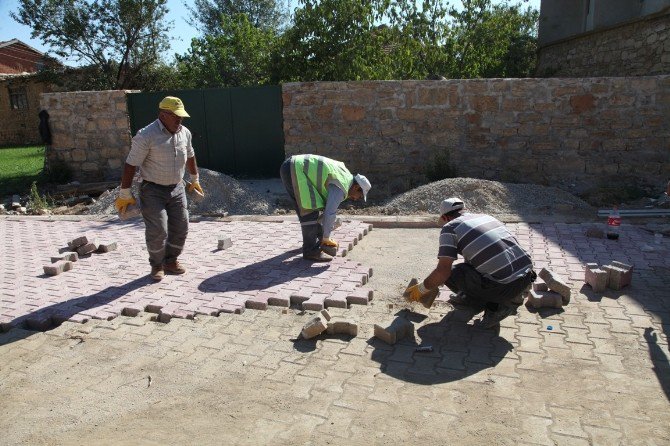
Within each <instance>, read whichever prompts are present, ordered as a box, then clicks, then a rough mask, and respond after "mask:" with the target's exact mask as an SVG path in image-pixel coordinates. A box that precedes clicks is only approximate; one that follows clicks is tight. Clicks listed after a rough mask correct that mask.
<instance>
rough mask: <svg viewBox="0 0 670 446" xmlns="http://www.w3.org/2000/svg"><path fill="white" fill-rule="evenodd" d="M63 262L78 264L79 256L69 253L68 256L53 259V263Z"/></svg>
mask: <svg viewBox="0 0 670 446" xmlns="http://www.w3.org/2000/svg"><path fill="white" fill-rule="evenodd" d="M62 260H64V261H67V262H76V261H77V260H79V254H77V253H76V252H68V253H67V254H62V255H58V256H54V257H51V263H56V262H60V261H62Z"/></svg>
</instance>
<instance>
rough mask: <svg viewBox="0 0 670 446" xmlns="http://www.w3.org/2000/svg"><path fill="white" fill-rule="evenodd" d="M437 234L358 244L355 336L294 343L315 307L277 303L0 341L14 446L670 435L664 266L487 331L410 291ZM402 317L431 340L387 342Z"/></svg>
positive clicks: (0, 423)
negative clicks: (412, 304)
mask: <svg viewBox="0 0 670 446" xmlns="http://www.w3.org/2000/svg"><path fill="white" fill-rule="evenodd" d="M438 233H439V229H435V228H431V229H374V230H373V231H372V232H370V233H369V234H368V235H367V236H365V237H364V238H363V240H362V241H361V242H360V243H359V244H358V245H357V246H356V247H355V248H354V250H353V251H352V252H351V253H349V255H348V258H350V259H351V260H354V261H357V262H360V263H362V264H364V265H369V266H371V267H372V268H373V275H372V277H371V278H370V283H369V285H370V286H372V287H373V288H374V289H375V298H374V300H373V301H372V304H371V305H368V306H351V307H350V308H349V309H334V310H332V312H333V313H334V314H336V315H345V316H347V317H351V318H354V319H355V320H357V321H358V322H359V325H360V331H359V336H358V337H355V338H350V337H345V336H337V337H332V336H331V337H329V336H324V335H322V336H320V337H318V338H317V339H316V340H307V341H306V340H297V339H296V338H297V335H298V333H299V332H300V329H301V327H302V326H303V324H304V323H305V322H306V321H307V320H308V319H309V317H310V314H309V313H305V312H301V311H299V310H296V309H291V310H289V311H288V313H287V314H284V313H283V312H282V311H281V309H276V308H269V309H268V310H267V311H252V310H248V311H246V312H244V313H243V314H242V315H234V314H222V315H220V316H219V317H208V316H203V317H199V318H197V319H196V320H184V319H173V320H172V321H171V322H170V323H168V324H160V323H156V322H151V321H150V320H149V318H150V317H151V315H150V314H144V313H142V314H140V316H138V317H135V318H130V317H125V316H121V317H118V318H116V319H114V320H111V321H92V322H89V323H86V324H83V325H82V324H73V323H65V324H63V325H61V326H60V327H58V328H56V329H54V330H51V331H49V332H46V333H37V332H29V331H25V330H21V329H13V330H11V331H9V332H8V333H4V334H0V357H1V358H2V363H1V364H0V400H1V401H2V405H1V408H0V431H1V432H2V435H1V436H0V444H5V445H66V444H73V445H74V444H77V445H80V444H115V445H135V444H142V445H163V444H197V445H201V444H202V445H204V444H240V445H257V444H287V445H288V444H291V445H293V444H304V445H322V444H346V445H349V444H399V443H401V442H411V444H413V445H414V444H416V445H421V444H465V445H470V444H472V445H474V444H477V445H480V444H492V445H512V444H527V445H538V444H539V445H553V444H566V445H568V444H569V445H581V444H584V445H588V444H601V445H612V444H670V427H669V426H670V405H669V404H668V395H670V388H669V387H668V385H669V382H668V379H667V376H668V375H667V372H669V371H670V368H669V367H668V361H667V358H668V345H667V327H668V319H667V314H668V313H667V311H668V307H667V305H668V304H667V303H663V301H662V299H661V298H660V297H659V296H660V294H662V293H663V291H662V290H665V289H667V288H665V287H666V286H667V285H668V284H669V283H668V279H667V274H666V275H664V276H663V275H658V274H655V273H653V272H652V271H643V272H640V273H639V274H640V275H637V276H636V279H635V280H636V287H634V288H633V289H631V290H629V291H627V292H626V293H623V294H621V293H618V294H613V293H611V292H608V294H607V296H606V297H602V298H600V299H597V298H596V297H594V296H592V295H590V294H589V292H588V290H587V291H583V290H580V288H579V286H580V285H579V284H575V288H574V290H575V292H576V293H577V298H576V299H575V300H574V302H573V303H572V304H571V305H569V306H568V307H566V308H565V311H564V312H560V313H549V314H543V315H540V314H538V313H532V312H529V311H527V310H523V311H522V312H521V313H520V314H519V315H518V316H517V317H515V318H508V319H506V320H505V321H504V323H503V324H502V326H501V328H500V330H498V331H490V330H479V329H477V328H476V327H474V326H473V325H472V322H471V321H470V317H471V316H472V315H470V314H467V313H464V312H461V311H455V310H454V309H453V308H451V307H450V306H449V305H447V304H444V303H441V304H438V305H437V306H435V307H434V308H432V309H431V310H430V311H428V310H425V309H420V308H409V307H407V308H405V307H406V305H405V304H403V303H402V301H401V300H400V299H399V295H400V293H401V291H402V289H403V288H404V286H405V284H406V283H407V282H408V281H409V279H410V278H411V277H419V278H422V277H425V276H426V275H427V274H428V273H429V272H430V271H431V269H432V268H433V267H434V266H435V264H436V252H437V238H438ZM552 249H553V247H552V246H551V244H550V243H548V244H547V248H546V252H547V256H551V255H552V254H551V250H552ZM641 296H644V298H643V297H641ZM654 296H657V297H658V301H653V302H654V305H656V306H655V307H648V308H646V309H645V308H642V305H641V303H640V302H647V305H650V302H652V300H650V299H651V298H652V297H654ZM666 297H667V295H666ZM644 299H647V300H646V301H645V300H644ZM666 300H667V299H666ZM391 305H392V307H391ZM650 308H651V310H654V311H650ZM409 309H411V310H414V311H412V312H407V310H409ZM397 314H404V315H406V317H408V318H409V319H410V320H412V321H413V322H414V323H415V326H416V327H417V333H416V338H411V339H405V340H403V341H402V342H400V343H399V344H396V345H395V346H388V345H386V344H384V343H382V342H380V341H377V340H375V339H374V338H372V331H373V325H374V324H375V323H380V322H382V321H389V320H391V319H393V318H394V317H395V315H397ZM549 326H553V328H548V327H549ZM662 327H665V328H666V333H663V330H662ZM647 328H648V330H649V331H647ZM645 341H646V342H645ZM418 343H422V344H426V343H430V344H431V345H434V346H435V351H434V352H433V353H427V354H418V353H414V348H415V347H416V345H417V344H418ZM654 349H655V350H654ZM654 355H655V356H654ZM654 357H655V358H656V359H655V360H653V358H654ZM663 358H665V359H663ZM654 370H660V372H659V373H660V374H659V373H656V374H655V373H654ZM664 373H665V374H666V378H662V376H663V374H664Z"/></svg>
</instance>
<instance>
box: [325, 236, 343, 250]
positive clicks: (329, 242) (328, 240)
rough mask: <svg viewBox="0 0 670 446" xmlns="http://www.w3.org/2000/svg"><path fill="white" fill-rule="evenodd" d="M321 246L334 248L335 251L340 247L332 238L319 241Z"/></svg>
mask: <svg viewBox="0 0 670 446" xmlns="http://www.w3.org/2000/svg"><path fill="white" fill-rule="evenodd" d="M321 244H322V245H323V246H332V247H334V248H336V249H337V248H339V247H340V245H339V244H338V243H337V242H336V241H335V240H333V239H332V238H324V239H322V240H321Z"/></svg>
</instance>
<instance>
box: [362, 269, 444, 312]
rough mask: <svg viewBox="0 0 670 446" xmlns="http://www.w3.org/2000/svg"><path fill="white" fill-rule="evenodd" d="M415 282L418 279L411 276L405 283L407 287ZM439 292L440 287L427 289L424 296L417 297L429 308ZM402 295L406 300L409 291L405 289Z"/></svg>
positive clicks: (417, 281)
mask: <svg viewBox="0 0 670 446" xmlns="http://www.w3.org/2000/svg"><path fill="white" fill-rule="evenodd" d="M370 275H372V274H370ZM417 283H419V280H418V279H417V278H412V279H411V280H410V281H409V283H408V284H407V288H409V287H412V286H414V285H416V284H417ZM439 294H440V289H439V288H435V289H432V290H428V293H427V294H426V295H425V296H421V298H420V299H419V302H420V303H421V305H423V306H424V307H426V308H430V307H432V306H433V302H435V298H436V297H437V296H438V295H439ZM403 297H404V298H405V300H407V299H408V298H409V293H408V292H407V291H405V293H403Z"/></svg>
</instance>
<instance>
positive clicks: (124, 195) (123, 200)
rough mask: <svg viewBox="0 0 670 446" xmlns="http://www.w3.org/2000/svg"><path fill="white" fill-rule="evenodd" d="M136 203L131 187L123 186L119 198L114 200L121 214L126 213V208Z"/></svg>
mask: <svg viewBox="0 0 670 446" xmlns="http://www.w3.org/2000/svg"><path fill="white" fill-rule="evenodd" d="M135 203H137V201H135V197H133V193H132V192H131V191H130V188H128V189H123V188H122V189H121V190H120V191H119V196H118V198H117V199H116V200H115V201H114V206H116V210H117V211H119V212H120V213H121V214H124V213H125V212H126V208H127V207H128V206H130V205H133V204H135Z"/></svg>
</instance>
